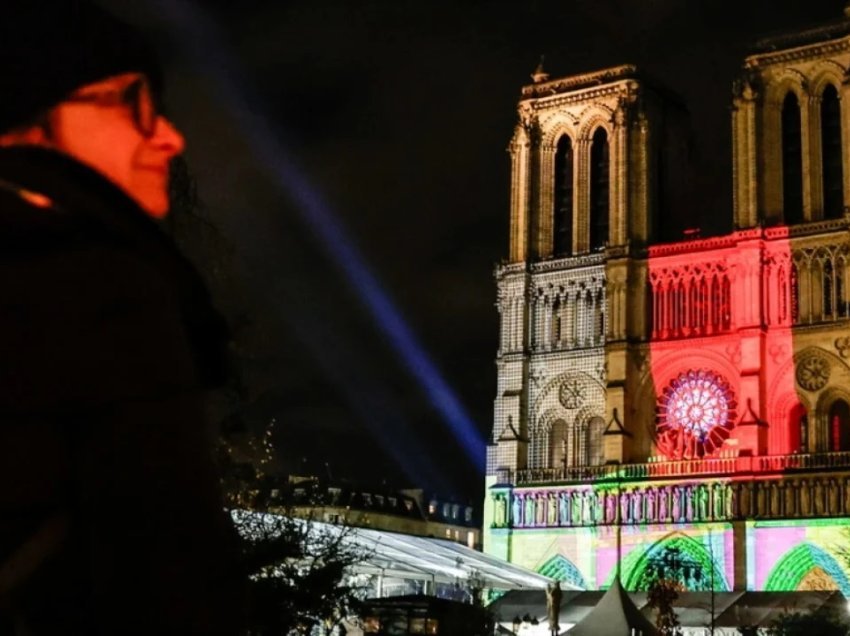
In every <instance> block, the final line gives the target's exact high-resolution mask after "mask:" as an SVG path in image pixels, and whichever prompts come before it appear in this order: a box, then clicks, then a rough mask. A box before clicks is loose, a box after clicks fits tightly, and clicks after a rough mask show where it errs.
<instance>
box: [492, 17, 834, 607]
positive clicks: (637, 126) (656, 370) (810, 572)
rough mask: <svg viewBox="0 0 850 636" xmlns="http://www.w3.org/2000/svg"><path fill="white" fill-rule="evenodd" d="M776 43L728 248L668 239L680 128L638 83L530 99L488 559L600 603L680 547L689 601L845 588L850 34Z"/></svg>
mask: <svg viewBox="0 0 850 636" xmlns="http://www.w3.org/2000/svg"><path fill="white" fill-rule="evenodd" d="M842 29H843V30H842ZM759 46H760V47H761V48H760V49H759V52H757V53H756V54H754V55H752V56H750V57H748V58H747V59H746V60H745V62H744V70H743V72H742V75H741V78H740V79H739V80H737V81H736V82H735V86H734V90H733V99H732V102H733V115H732V129H733V131H732V132H733V144H732V145H733V148H732V153H733V159H734V161H733V165H734V170H733V172H734V174H733V175H732V178H733V181H734V187H733V190H734V195H735V196H734V202H732V205H731V206H730V216H731V217H732V218H733V219H734V225H735V227H736V230H735V231H734V232H732V233H731V234H728V235H726V236H719V237H712V238H699V237H696V238H689V239H688V240H682V241H678V242H669V241H668V242H666V243H660V242H659V240H658V239H659V238H660V237H663V236H664V231H663V230H664V228H663V227H661V226H662V225H663V222H664V221H663V213H664V212H663V209H664V205H663V203H664V201H665V199H664V194H663V192H662V191H663V189H664V188H663V187H662V186H664V184H662V183H659V178H660V172H657V171H656V168H657V166H658V165H659V160H660V159H661V158H663V157H664V156H665V155H664V153H674V155H675V153H677V152H680V151H681V149H677V148H678V147H676V146H675V144H673V145H671V144H669V143H662V140H664V139H670V137H669V135H668V133H669V127H670V126H672V125H673V124H674V123H676V121H678V120H675V118H673V117H671V116H669V113H670V112H672V111H667V110H665V107H664V106H663V103H662V102H663V100H661V99H660V98H659V97H658V96H657V95H656V94H655V93H654V92H653V91H651V90H649V89H647V88H646V87H645V86H644V85H643V84H642V82H641V80H640V76H639V74H638V73H637V71H636V69H634V68H633V67H629V66H622V67H616V68H612V69H607V70H603V71H599V72H595V73H588V74H585V75H579V76H574V77H568V78H562V79H556V80H551V81H550V80H549V78H548V77H547V76H545V74H538V75H537V76H536V77H535V83H534V84H532V85H530V86H527V87H525V88H524V89H523V92H522V98H521V100H520V104H519V107H518V123H517V126H516V129H515V131H514V136H513V138H512V140H511V144H510V148H509V149H510V153H511V161H512V183H511V200H510V219H511V223H510V249H509V255H508V260H507V262H506V263H505V264H503V265H502V266H500V267H499V268H497V271H496V279H497V284H498V294H499V295H498V309H499V313H500V316H501V325H502V326H501V333H500V346H499V351H498V355H497V370H498V387H497V395H496V400H495V408H494V424H493V437H492V440H491V445H490V447H489V448H488V463H487V478H486V487H487V494H486V498H485V506H484V508H485V525H484V546H485V550H487V551H489V552H492V553H494V554H498V555H500V556H502V557H504V558H506V559H509V560H511V561H513V562H516V563H519V564H521V565H524V566H526V567H529V568H532V569H535V570H538V571H541V572H545V573H547V574H548V575H550V576H553V577H556V578H560V579H562V580H565V581H570V582H572V583H574V584H576V585H580V586H582V587H586V588H588V589H593V588H598V587H604V586H606V585H608V584H610V582H611V580H612V577H613V575H614V571H615V564H616V562H617V555H618V554H619V555H621V569H622V578H623V581H624V584H625V585H626V586H627V587H629V588H632V589H634V588H638V587H641V586H642V585H643V584H644V582H645V581H644V578H643V577H644V572H645V568H646V563H647V559H648V558H651V556H652V555H653V554H659V553H660V552H662V551H663V550H664V549H666V548H668V547H671V546H672V547H675V548H677V550H678V551H679V553H680V554H683V555H685V561H686V563H688V564H690V565H689V568H690V569H689V570H688V571H689V572H692V573H693V575H692V576H691V577H690V579H688V580H687V581H684V582H685V584H686V585H687V586H688V587H690V588H691V589H707V587H706V586H710V585H712V584H713V585H714V586H715V588H716V589H730V590H731V589H738V590H743V589H749V590H794V589H841V590H842V591H844V592H845V593H850V583H848V581H850V571H848V568H847V558H846V557H843V556H842V554H841V551H840V548H839V547H838V546H839V545H840V544H842V543H843V544H844V545H847V544H848V543H850V535H848V534H846V533H847V532H848V530H847V529H846V528H847V526H848V520H850V335H848V333H850V330H849V329H850V291H848V289H847V288H848V284H850V281H849V280H848V260H850V232H848V228H850V217H848V214H847V212H846V206H848V205H850V169H848V166H850V106H848V105H850V94H848V91H850V82H847V80H846V78H847V77H848V76H850V23H848V25H845V26H844V27H841V28H838V27H830V28H827V29H822V30H814V31H809V32H807V33H806V34H803V35H802V36H800V37H797V38H796V39H795V37H794V36H791V37H786V38H780V39H778V40H775V41H772V42H767V43H762V44H760V45H759ZM795 104H796V105H797V106H795ZM795 108H798V109H799V113H798V112H797V110H795ZM795 117H797V119H794V118H795ZM674 120H675V121H674ZM795 121H799V130H797V129H796V128H794V129H793V130H792V131H791V132H793V135H791V136H790V137H789V135H790V134H791V133H789V132H788V131H789V125H790V124H789V122H792V123H793V122H795ZM676 125H679V124H678V123H676ZM783 126H784V127H785V128H784V130H785V132H784V133H783ZM600 129H604V131H605V135H604V136H602V137H601V138H603V139H606V140H607V141H606V143H607V144H608V145H607V148H606V152H607V155H600V154H599V153H598V152H597V153H596V154H594V151H593V144H594V143H597V142H596V141H595V140H596V139H597V137H595V131H598V130H600ZM565 138H567V139H569V143H565V142H564V141H563V140H564V139H565ZM836 140H837V141H836ZM795 144H796V145H795ZM798 146H799V149H797V148H798ZM565 147H568V148H571V149H572V150H570V152H571V153H572V154H570V155H566V154H559V153H564V152H565V150H564V148H565ZM597 150H598V148H597ZM794 153H798V155H799V156H798V155H796V154H794ZM599 156H607V157H608V161H609V164H608V166H607V168H606V172H605V173H604V174H605V175H607V176H608V177H610V181H609V182H608V190H607V199H606V200H607V208H606V210H607V215H608V216H607V218H606V219H603V220H604V223H603V225H602V226H599V218H597V217H594V214H598V210H599V206H598V205H597V203H598V202H597V203H594V199H593V193H592V189H593V187H594V186H593V182H594V174H596V175H597V176H598V175H599V174H602V173H600V172H598V171H599V167H598V165H596V164H594V163H593V162H594V157H597V158H598V157H599ZM563 157H569V161H567V159H564V158H563ZM675 158H676V160H678V155H675ZM668 159H669V157H668ZM836 160H837V161H838V162H839V163H838V167H837V168H836ZM795 162H797V163H798V164H799V165H798V166H797V168H799V170H798V171H797V172H795V170H796V169H797V168H795V167H794V166H795V165H796V164H795ZM565 165H566V166H569V167H570V169H571V170H572V171H573V172H572V182H571V183H567V182H565V181H564V179H565V178H566V177H564V175H563V174H560V173H558V170H563V169H564V168H563V167H564V166H565ZM783 166H785V168H783ZM842 166H843V168H842ZM594 170H596V171H597V172H596V173H594V172H593V171H594ZM789 175H791V176H789ZM559 179H560V181H559ZM565 184H566V185H565ZM836 188H837V190H836ZM836 192H837V194H836ZM564 193H567V194H566V195H565V194H564ZM565 196H567V197H572V198H571V199H568V200H567V201H566V203H565V202H564V197H565ZM559 197H560V198H559ZM836 197H837V198H836ZM594 206H595V207H594ZM794 206H797V208H795V207H794ZM558 215H561V216H558ZM564 215H568V216H567V217H566V218H568V220H569V223H568V224H567V225H566V226H565V222H564V220H563V219H564V218H565V217H564ZM594 224H596V225H594ZM603 226H604V228H605V230H606V232H607V234H606V235H605V236H606V239H607V240H605V241H604V244H601V245H599V244H597V245H596V246H595V247H594V245H593V244H592V243H593V241H592V240H591V239H592V235H593V232H594V231H598V230H594V228H597V227H603ZM559 232H560V234H559ZM564 236H566V237H568V239H569V240H568V241H567V245H566V246H565V245H564V241H565V240H566V239H563V237H564ZM558 237H562V238H560V239H559V238H558ZM559 240H560V241H561V243H560V244H559V243H558V241H559ZM618 525H619V526H621V527H622V532H621V540H620V547H619V552H618V547H617V545H618V542H617V540H616V536H617V533H616V527H617V526H618ZM697 572H700V573H701V574H696V573H697ZM707 581H708V582H707Z"/></svg>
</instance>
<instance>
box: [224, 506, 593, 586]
mask: <svg viewBox="0 0 850 636" xmlns="http://www.w3.org/2000/svg"><path fill="white" fill-rule="evenodd" d="M233 514H234V518H236V519H237V520H239V519H240V518H244V517H243V515H246V516H248V517H249V518H251V520H252V522H261V523H262V522H265V524H264V525H266V526H267V527H268V528H273V526H274V522H275V519H276V518H277V517H278V516H277V515H272V514H268V513H257V512H249V511H234V513H233ZM301 523H311V524H313V526H314V527H315V528H316V531H317V532H318V533H323V532H330V533H339V534H342V535H343V541H345V542H349V543H351V544H353V545H356V546H357V547H358V548H359V549H360V550H362V552H363V553H364V554H365V555H366V558H365V560H364V561H363V562H362V563H359V564H357V565H355V566H354V567H353V568H352V570H353V571H352V572H351V574H355V575H356V574H367V575H377V576H381V577H384V578H392V579H401V580H405V581H424V582H430V583H432V584H444V585H445V584H447V585H451V584H455V583H459V584H467V583H468V582H470V581H472V580H475V581H476V582H477V583H479V584H480V587H484V588H489V589H495V590H529V589H532V590H541V594H542V593H543V592H542V590H545V589H546V585H547V584H548V583H550V582H551V579H550V578H548V577H545V576H542V575H540V574H537V573H536V572H532V571H531V570H527V569H525V568H522V567H519V566H517V565H514V564H512V563H508V562H507V561H503V560H502V559H499V558H496V557H494V556H490V555H488V554H484V553H482V552H478V551H476V550H472V549H470V548H467V547H466V546H464V545H461V544H459V543H453V542H452V541H446V540H444V539H435V538H432V537H417V536H412V535H408V534H400V533H397V532H388V531H385V530H374V529H371V528H351V527H341V526H338V525H334V524H327V523H322V522H319V521H309V522H308V521H302V522H301ZM244 525H245V524H237V526H242V527H244ZM562 586H563V584H562ZM565 589H567V588H565ZM569 589H578V588H569Z"/></svg>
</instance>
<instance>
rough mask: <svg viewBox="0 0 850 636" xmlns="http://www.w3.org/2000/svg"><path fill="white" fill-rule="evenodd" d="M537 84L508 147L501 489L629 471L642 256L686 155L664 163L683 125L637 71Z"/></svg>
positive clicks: (641, 323)
mask: <svg viewBox="0 0 850 636" xmlns="http://www.w3.org/2000/svg"><path fill="white" fill-rule="evenodd" d="M533 78H534V80H535V82H534V83H533V84H531V85H528V86H526V87H524V88H523V89H522V95H521V98H520V101H519V106H518V109H517V112H518V122H517V124H516V127H515V129H514V135H513V138H512V139H511V142H510V145H509V152H510V157H511V167H512V171H511V174H512V178H511V198H510V244H509V257H508V259H507V261H506V262H505V263H503V264H502V265H501V266H500V267H498V268H497V271H496V280H497V284H498V298H499V300H498V308H499V312H500V315H501V333H500V347H499V353H498V357H497V367H498V375H499V386H498V395H497V398H496V404H495V425H494V429H493V431H494V432H493V439H492V444H491V446H490V449H489V454H488V474H489V475H492V476H494V477H495V476H496V475H497V473H500V474H503V475H506V474H508V473H510V472H511V471H516V470H521V469H525V468H532V469H534V468H546V469H567V468H569V467H571V466H584V465H588V464H590V465H592V464H602V463H605V462H623V461H626V460H627V459H628V455H629V439H630V437H631V433H630V431H629V430H628V423H627V422H626V421H625V417H626V414H625V393H626V391H627V386H626V385H627V365H628V360H629V356H628V355H627V354H628V351H627V350H628V349H629V347H630V344H629V343H632V342H641V341H643V340H645V339H646V337H647V331H648V326H647V323H646V310H645V304H646V297H645V289H646V284H645V280H646V264H645V258H644V252H645V248H646V246H647V244H648V243H649V242H651V241H652V240H655V239H656V238H657V237H658V236H662V235H663V234H664V230H666V229H669V227H670V219H669V218H666V216H667V215H666V212H667V209H668V208H669V201H668V200H667V199H668V193H667V190H666V189H665V188H664V187H663V186H665V185H666V184H667V182H670V183H672V182H673V180H672V179H669V178H667V177H669V175H671V174H672V171H671V169H670V168H671V166H672V165H673V164H676V163H681V161H682V156H681V154H682V153H684V148H683V146H682V144H675V143H674V144H672V151H671V152H667V153H665V154H663V155H662V153H660V152H659V149H660V145H661V144H662V143H664V142H665V140H664V139H663V135H665V134H668V132H667V131H668V130H674V129H675V128H676V126H680V125H681V123H682V122H683V121H684V114H683V111H682V110H681V109H680V108H678V107H676V106H675V105H672V106H671V103H672V102H671V100H669V99H667V98H664V97H662V96H661V94H660V93H659V92H658V91H656V90H653V89H651V88H650V87H648V86H647V85H646V84H645V83H644V82H642V80H641V79H640V78H639V76H638V74H637V71H636V69H635V67H634V66H630V65H625V66H618V67H615V68H610V69H605V70H602V71H598V72H595V73H587V74H584V75H578V76H573V77H569V78H565V79H557V80H551V81H550V80H549V78H548V75H546V74H545V72H543V70H542V68H538V70H537V71H536V72H535V74H534V75H533ZM668 145H669V144H668ZM677 152H678V153H679V154H678V155H677ZM665 178H667V180H666V181H665ZM665 225H666V226H667V227H666V228H664V229H662V227H663V226H665Z"/></svg>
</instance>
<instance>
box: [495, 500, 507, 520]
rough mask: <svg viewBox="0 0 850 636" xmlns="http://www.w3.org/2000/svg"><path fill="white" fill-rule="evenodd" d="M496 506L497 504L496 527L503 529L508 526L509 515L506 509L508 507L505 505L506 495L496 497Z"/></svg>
mask: <svg viewBox="0 0 850 636" xmlns="http://www.w3.org/2000/svg"><path fill="white" fill-rule="evenodd" d="M495 504H496V506H495V507H496V515H495V517H496V519H495V521H496V523H495V525H496V527H497V528H503V527H505V526H506V525H507V523H506V522H507V519H505V515H506V514H507V509H506V505H505V496H504V495H498V496H497V497H496V501H495Z"/></svg>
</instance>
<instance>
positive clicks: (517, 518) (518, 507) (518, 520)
mask: <svg viewBox="0 0 850 636" xmlns="http://www.w3.org/2000/svg"><path fill="white" fill-rule="evenodd" d="M513 512H514V518H513V519H512V520H511V521H512V522H513V523H512V525H513V526H514V527H515V528H516V527H519V526H521V525H522V499H520V498H519V497H518V496H517V495H514V511H513Z"/></svg>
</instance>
